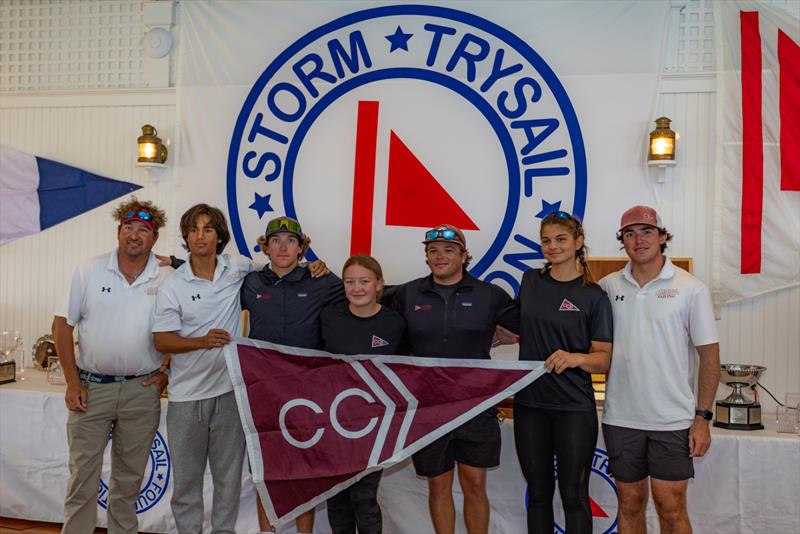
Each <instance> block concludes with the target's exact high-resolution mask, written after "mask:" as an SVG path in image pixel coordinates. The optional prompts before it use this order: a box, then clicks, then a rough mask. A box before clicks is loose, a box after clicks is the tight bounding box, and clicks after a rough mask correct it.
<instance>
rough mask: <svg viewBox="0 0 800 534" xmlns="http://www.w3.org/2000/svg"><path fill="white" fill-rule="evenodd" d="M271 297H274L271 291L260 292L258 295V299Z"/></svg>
mask: <svg viewBox="0 0 800 534" xmlns="http://www.w3.org/2000/svg"><path fill="white" fill-rule="evenodd" d="M271 298H272V295H270V294H269V293H260V294H257V295H256V300H261V299H264V300H269V299H271Z"/></svg>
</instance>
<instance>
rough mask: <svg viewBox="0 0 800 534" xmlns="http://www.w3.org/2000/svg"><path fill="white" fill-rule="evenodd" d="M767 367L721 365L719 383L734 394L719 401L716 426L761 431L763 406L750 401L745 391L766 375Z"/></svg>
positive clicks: (733, 364) (734, 364)
mask: <svg viewBox="0 0 800 534" xmlns="http://www.w3.org/2000/svg"><path fill="white" fill-rule="evenodd" d="M766 370H767V368H766V367H762V366H760V365H744V364H740V363H723V364H722V365H720V377H719V381H720V382H721V383H723V384H725V385H727V386H730V387H732V388H733V392H732V393H731V394H730V395H728V396H727V397H725V398H724V399H722V400H718V401H717V417H716V420H715V421H714V426H716V427H720V428H730V429H732V430H759V429H762V428H764V425H762V424H761V405H760V404H759V403H758V402H756V401H753V400H750V399H749V398H748V397H747V396H746V395H745V391H744V389H745V388H746V387H750V386H752V385H753V384H755V383H756V382H758V379H759V378H760V377H761V375H762V374H764V371H766Z"/></svg>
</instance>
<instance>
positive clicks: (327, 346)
mask: <svg viewBox="0 0 800 534" xmlns="http://www.w3.org/2000/svg"><path fill="white" fill-rule="evenodd" d="M320 322H321V323H322V349H323V350H326V351H328V352H331V353H333V354H397V353H398V349H399V348H400V347H401V345H402V341H403V336H404V334H405V330H406V322H405V320H404V319H403V318H402V317H401V316H400V314H399V313H397V312H396V311H394V310H390V309H389V308H387V307H386V306H381V309H380V311H378V313H376V314H375V315H373V316H371V317H358V316H357V315H353V313H352V312H351V311H350V309H349V308H348V306H347V302H340V303H337V304H333V305H331V306H327V307H326V308H324V309H323V310H322V314H321V315H320Z"/></svg>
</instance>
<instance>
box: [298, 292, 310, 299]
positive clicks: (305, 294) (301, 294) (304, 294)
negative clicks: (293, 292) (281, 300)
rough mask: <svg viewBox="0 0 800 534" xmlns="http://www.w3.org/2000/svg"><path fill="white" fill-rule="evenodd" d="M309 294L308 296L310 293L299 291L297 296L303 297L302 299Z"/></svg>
mask: <svg viewBox="0 0 800 534" xmlns="http://www.w3.org/2000/svg"><path fill="white" fill-rule="evenodd" d="M307 296H308V293H298V294H297V297H298V298H301V299H302V298H305V297H307Z"/></svg>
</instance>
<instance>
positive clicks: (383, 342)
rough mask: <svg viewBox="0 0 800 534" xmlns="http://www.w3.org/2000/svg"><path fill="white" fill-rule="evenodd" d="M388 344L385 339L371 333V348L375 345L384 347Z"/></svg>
mask: <svg viewBox="0 0 800 534" xmlns="http://www.w3.org/2000/svg"><path fill="white" fill-rule="evenodd" d="M388 344H389V342H388V341H386V340H385V339H381V338H379V337H378V336H376V335H375V334H372V348H373V349H374V348H375V347H385V346H386V345H388Z"/></svg>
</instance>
